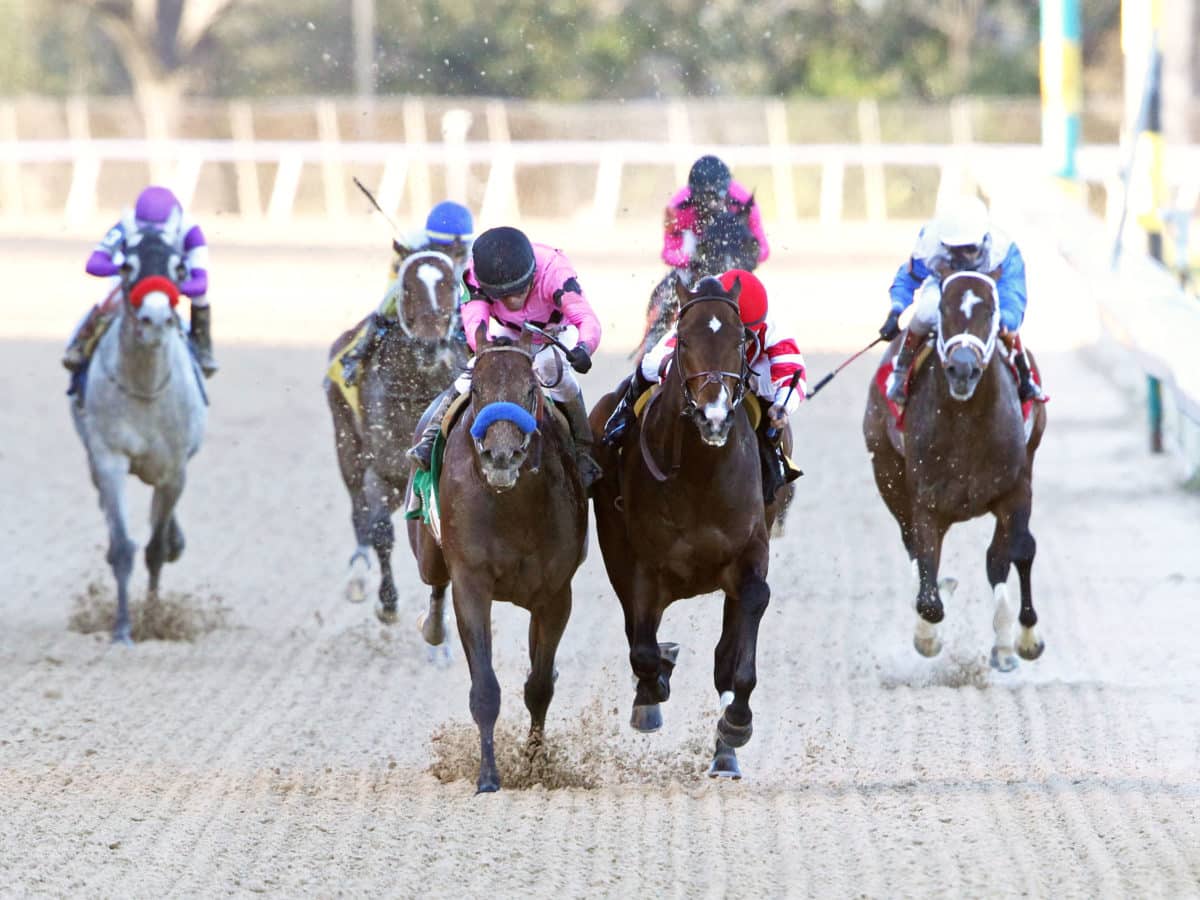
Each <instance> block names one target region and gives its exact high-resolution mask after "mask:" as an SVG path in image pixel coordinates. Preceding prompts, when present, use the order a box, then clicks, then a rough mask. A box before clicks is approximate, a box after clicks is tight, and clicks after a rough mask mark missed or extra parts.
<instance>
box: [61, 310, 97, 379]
mask: <svg viewBox="0 0 1200 900" xmlns="http://www.w3.org/2000/svg"><path fill="white" fill-rule="evenodd" d="M107 321H108V316H106V315H105V314H104V313H103V312H101V311H100V307H99V305H97V306H93V307H92V308H91V310H89V311H88V314H87V318H85V319H84V320H83V324H81V325H80V326H79V328H78V329H77V330H76V331H75V334H74V335H73V336H72V337H71V343H69V344H67V349H66V350H65V351H63V358H62V364H63V366H64V367H65V368H66V369H67V370H68V371H70V372H78V371H79V370H80V369H82V368H83V367H84V366H85V365H87V359H88V358H87V351H88V344H89V343H91V340H92V338H94V337H95V336H96V334H97V333H98V332H99V331H100V328H101V326H103V325H104V324H105V323H106V322H107Z"/></svg>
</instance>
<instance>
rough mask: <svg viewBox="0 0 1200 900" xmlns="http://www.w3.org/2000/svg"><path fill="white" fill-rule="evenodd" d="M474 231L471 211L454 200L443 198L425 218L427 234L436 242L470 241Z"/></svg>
mask: <svg viewBox="0 0 1200 900" xmlns="http://www.w3.org/2000/svg"><path fill="white" fill-rule="evenodd" d="M474 231H475V222H474V220H473V219H472V218H471V211H470V210H469V209H467V208H466V207H465V206H463V205H462V204H461V203H455V202H454V201H453V200H443V201H442V202H441V203H439V204H438V205H437V206H435V207H434V208H433V209H431V210H430V211H429V217H428V218H427V219H426V220H425V235H426V236H427V237H428V238H429V239H430V240H431V241H433V242H434V243H435V244H453V243H454V242H455V241H456V240H459V241H469V240H470V239H471V236H472V234H473V232H474Z"/></svg>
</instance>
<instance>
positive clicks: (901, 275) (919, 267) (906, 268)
mask: <svg viewBox="0 0 1200 900" xmlns="http://www.w3.org/2000/svg"><path fill="white" fill-rule="evenodd" d="M928 277H929V269H928V268H927V267H926V266H925V263H924V262H922V261H921V260H920V259H918V258H917V257H912V258H911V259H909V260H908V261H906V262H905V263H903V264H902V265H901V266H900V268H899V269H897V270H896V277H895V278H894V279H892V287H891V290H890V291H888V296H889V297H890V298H891V301H892V309H893V311H895V312H898V313H901V312H904V310H906V309H908V307H909V306H911V305H912V302H913V297H914V295H915V294H916V292H917V288H919V287H920V286H921V285H922V284H923V283H924V281H925V279H926V278H928Z"/></svg>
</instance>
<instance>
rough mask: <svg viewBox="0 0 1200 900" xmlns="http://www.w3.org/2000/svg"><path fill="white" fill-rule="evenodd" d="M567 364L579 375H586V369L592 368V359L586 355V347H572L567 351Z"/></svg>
mask: <svg viewBox="0 0 1200 900" xmlns="http://www.w3.org/2000/svg"><path fill="white" fill-rule="evenodd" d="M567 362H569V363H570V364H571V368H572V369H574V370H575V371H576V372H578V373H579V374H580V375H585V374H587V371H588V369H590V368H591V367H592V358H591V356H589V355H588V352H587V347H585V346H583V344H579V345H578V346H576V347H572V348H571V349H570V350H568V351H567Z"/></svg>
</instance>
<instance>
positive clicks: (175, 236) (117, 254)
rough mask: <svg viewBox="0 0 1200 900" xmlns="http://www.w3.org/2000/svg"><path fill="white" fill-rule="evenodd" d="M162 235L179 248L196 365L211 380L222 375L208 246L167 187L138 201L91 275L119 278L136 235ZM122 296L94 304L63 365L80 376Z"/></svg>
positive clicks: (99, 250)
mask: <svg viewBox="0 0 1200 900" xmlns="http://www.w3.org/2000/svg"><path fill="white" fill-rule="evenodd" d="M147 230H152V231H157V232H160V233H162V234H163V235H164V236H165V237H166V239H167V240H168V241H169V242H170V243H172V244H174V246H175V249H176V250H177V251H178V253H179V262H180V266H181V268H182V271H183V280H182V281H180V282H179V293H181V294H184V295H185V296H187V297H188V298H190V300H191V343H192V347H193V348H194V350H195V352H196V361H197V362H198V363H199V364H200V368H201V369H202V370H203V371H204V374H205V375H206V376H211V375H212V374H213V373H214V372H216V371H217V362H216V360H215V359H214V358H213V352H212V324H211V323H212V319H211V318H210V311H209V307H208V297H207V294H208V244H207V242H206V241H205V240H204V232H203V231H201V230H200V226H199V225H197V224H196V223H195V222H193V221H192V220H191V219H190V218H189V217H188V215H187V214H186V213H185V212H184V211H183V206H182V205H181V204H180V202H179V200H177V199H176V197H175V195H174V194H173V193H171V192H170V191H169V190H167V188H165V187H158V186H156V185H151V186H150V187H148V188H146V189H145V190H143V191H142V192H141V193H140V194H139V195H138V198H137V203H136V204H135V205H134V208H133V213H132V215H130V214H129V213H126V214H125V216H123V217H122V219H121V221H119V222H117V223H116V224H115V225H113V227H112V228H110V229H109V230H108V234H106V235H105V236H104V238H103V239H102V240H101V241H100V243H99V244H97V245H96V249H95V250H93V251H92V255H91V256H90V257H88V261H87V273H88V274H89V275H95V276H96V277H97V278H115V276H117V275H119V274H120V272H121V263H122V262H124V260H125V248H126V244H127V241H129V239H130V238H131V237H132V236H133V234H134V232H141V231H147ZM119 298H120V293H119V291H117V290H116V289H115V285H114V288H113V289H111V290H110V293H109V294H108V296H107V297H106V298H105V300H104V301H102V302H101V303H98V304H96V305H95V306H93V307H92V308H91V309H90V310H89V311H88V314H87V315H86V316H85V317H84V319H83V321H82V322H80V324H79V325H78V326H77V327H76V328H75V331H74V333H73V334H72V335H71V340H70V342H69V343H68V344H67V349H66V351H65V352H64V354H63V360H62V362H63V365H64V366H66V367H67V368H68V369H70V370H71V371H72V372H76V371H78V370H80V369H82V368H83V367H84V366H85V365H86V364H87V355H86V354H87V346H88V344H89V342H90V341H91V339H92V338H93V337H94V336H95V335H96V334H97V333H98V332H100V331H101V329H102V328H104V327H105V326H107V325H108V323H109V322H110V321H111V320H112V318H113V317H114V316H115V315H116V313H117V309H118V307H119V305H120V304H119V303H118V302H117V301H118V300H119Z"/></svg>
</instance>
